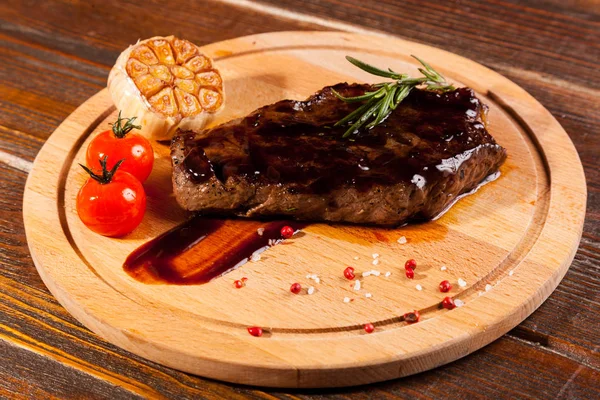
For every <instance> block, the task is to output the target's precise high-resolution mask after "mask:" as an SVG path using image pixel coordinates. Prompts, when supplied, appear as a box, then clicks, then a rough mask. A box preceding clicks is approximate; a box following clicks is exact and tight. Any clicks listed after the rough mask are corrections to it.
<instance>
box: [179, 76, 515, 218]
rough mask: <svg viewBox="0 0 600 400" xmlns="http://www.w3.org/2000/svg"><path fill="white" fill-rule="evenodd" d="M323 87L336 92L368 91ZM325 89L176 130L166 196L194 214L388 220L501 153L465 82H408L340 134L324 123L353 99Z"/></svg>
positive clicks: (451, 187) (448, 199) (479, 176)
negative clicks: (198, 128) (398, 96)
mask: <svg viewBox="0 0 600 400" xmlns="http://www.w3.org/2000/svg"><path fill="white" fill-rule="evenodd" d="M333 88H334V89H335V90H336V91H338V92H339V93H341V94H342V95H344V96H357V95H360V94H363V93H364V92H365V91H371V90H373V87H372V86H370V85H358V84H353V85H348V84H345V83H341V84H338V85H335V86H333ZM331 89H332V87H325V88H323V89H322V90H320V91H319V92H317V93H315V94H314V95H312V96H311V97H309V98H308V99H307V100H305V101H294V100H283V101H279V102H277V103H274V104H271V105H268V106H265V107H262V108H259V109H258V110H256V111H254V112H253V113H251V114H250V115H248V116H247V117H245V118H243V119H239V120H235V121H231V122H228V123H226V124H223V125H220V126H218V127H215V128H213V129H208V130H204V131H202V132H191V131H179V132H178V134H177V135H176V136H175V138H174V139H173V141H172V144H171V156H172V162H173V189H174V192H175V196H176V198H177V201H178V203H179V204H180V205H181V206H182V207H183V208H185V209H187V210H191V211H199V212H201V213H203V214H220V215H236V216H245V217H262V216H265V217H273V216H284V217H286V218H295V219H300V220H316V221H343V222H350V223H360V224H376V225H398V224H400V223H403V222H405V221H408V220H415V219H431V218H433V217H435V216H436V215H438V214H439V213H440V212H441V211H443V210H444V209H445V208H446V207H448V206H449V205H450V204H451V203H452V202H453V201H454V200H455V199H456V197H457V196H459V195H461V194H463V193H465V192H468V191H471V190H473V189H474V188H475V187H477V185H478V184H479V183H480V182H481V181H482V180H483V179H485V178H486V177H487V176H488V175H490V174H492V173H494V172H496V171H497V170H498V168H499V167H500V165H501V164H502V163H503V162H504V160H505V158H506V151H505V150H504V149H503V148H502V147H501V146H500V145H498V144H496V142H495V140H494V139H493V138H492V137H491V136H490V135H489V133H488V132H487V130H486V128H485V115H486V111H487V107H486V106H485V105H483V104H482V103H481V102H480V101H479V99H478V98H477V97H476V96H475V94H474V93H473V91H472V90H471V89H469V88H461V89H457V90H454V91H451V92H447V93H434V92H429V91H423V90H413V91H412V92H411V94H410V95H409V96H408V97H407V98H406V99H405V100H404V101H403V102H402V103H401V104H400V105H399V106H398V108H397V109H396V110H395V111H393V112H392V113H391V114H390V115H389V116H388V117H387V119H386V120H385V121H384V122H382V123H381V124H379V125H378V126H376V127H374V128H372V129H370V130H366V131H362V132H359V133H358V134H356V135H352V137H350V138H347V139H343V138H342V135H343V133H344V131H345V129H346V128H345V127H333V124H334V123H335V122H336V121H338V120H340V119H341V118H343V117H344V116H345V115H347V114H348V113H349V112H351V111H353V110H354V109H355V108H356V107H357V106H358V105H357V104H347V103H344V102H343V101H341V100H339V99H338V98H337V97H335V96H334V94H333V92H332V90H331Z"/></svg>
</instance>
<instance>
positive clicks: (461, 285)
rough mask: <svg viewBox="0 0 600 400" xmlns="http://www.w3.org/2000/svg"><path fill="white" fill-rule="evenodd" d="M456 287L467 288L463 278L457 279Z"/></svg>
mask: <svg viewBox="0 0 600 400" xmlns="http://www.w3.org/2000/svg"><path fill="white" fill-rule="evenodd" d="M458 286H460V287H465V286H467V281H465V280H464V279H463V278H458Z"/></svg>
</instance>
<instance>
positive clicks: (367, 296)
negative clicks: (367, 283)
mask: <svg viewBox="0 0 600 400" xmlns="http://www.w3.org/2000/svg"><path fill="white" fill-rule="evenodd" d="M365 297H366V298H367V299H370V298H371V297H373V295H372V294H371V293H365Z"/></svg>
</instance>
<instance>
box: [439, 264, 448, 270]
mask: <svg viewBox="0 0 600 400" xmlns="http://www.w3.org/2000/svg"><path fill="white" fill-rule="evenodd" d="M447 269H448V268H446V266H445V265H442V266H441V267H440V271H445V270H447Z"/></svg>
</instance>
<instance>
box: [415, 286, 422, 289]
mask: <svg viewBox="0 0 600 400" xmlns="http://www.w3.org/2000/svg"><path fill="white" fill-rule="evenodd" d="M415 288H417V290H423V286H421V285H417V286H415Z"/></svg>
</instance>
